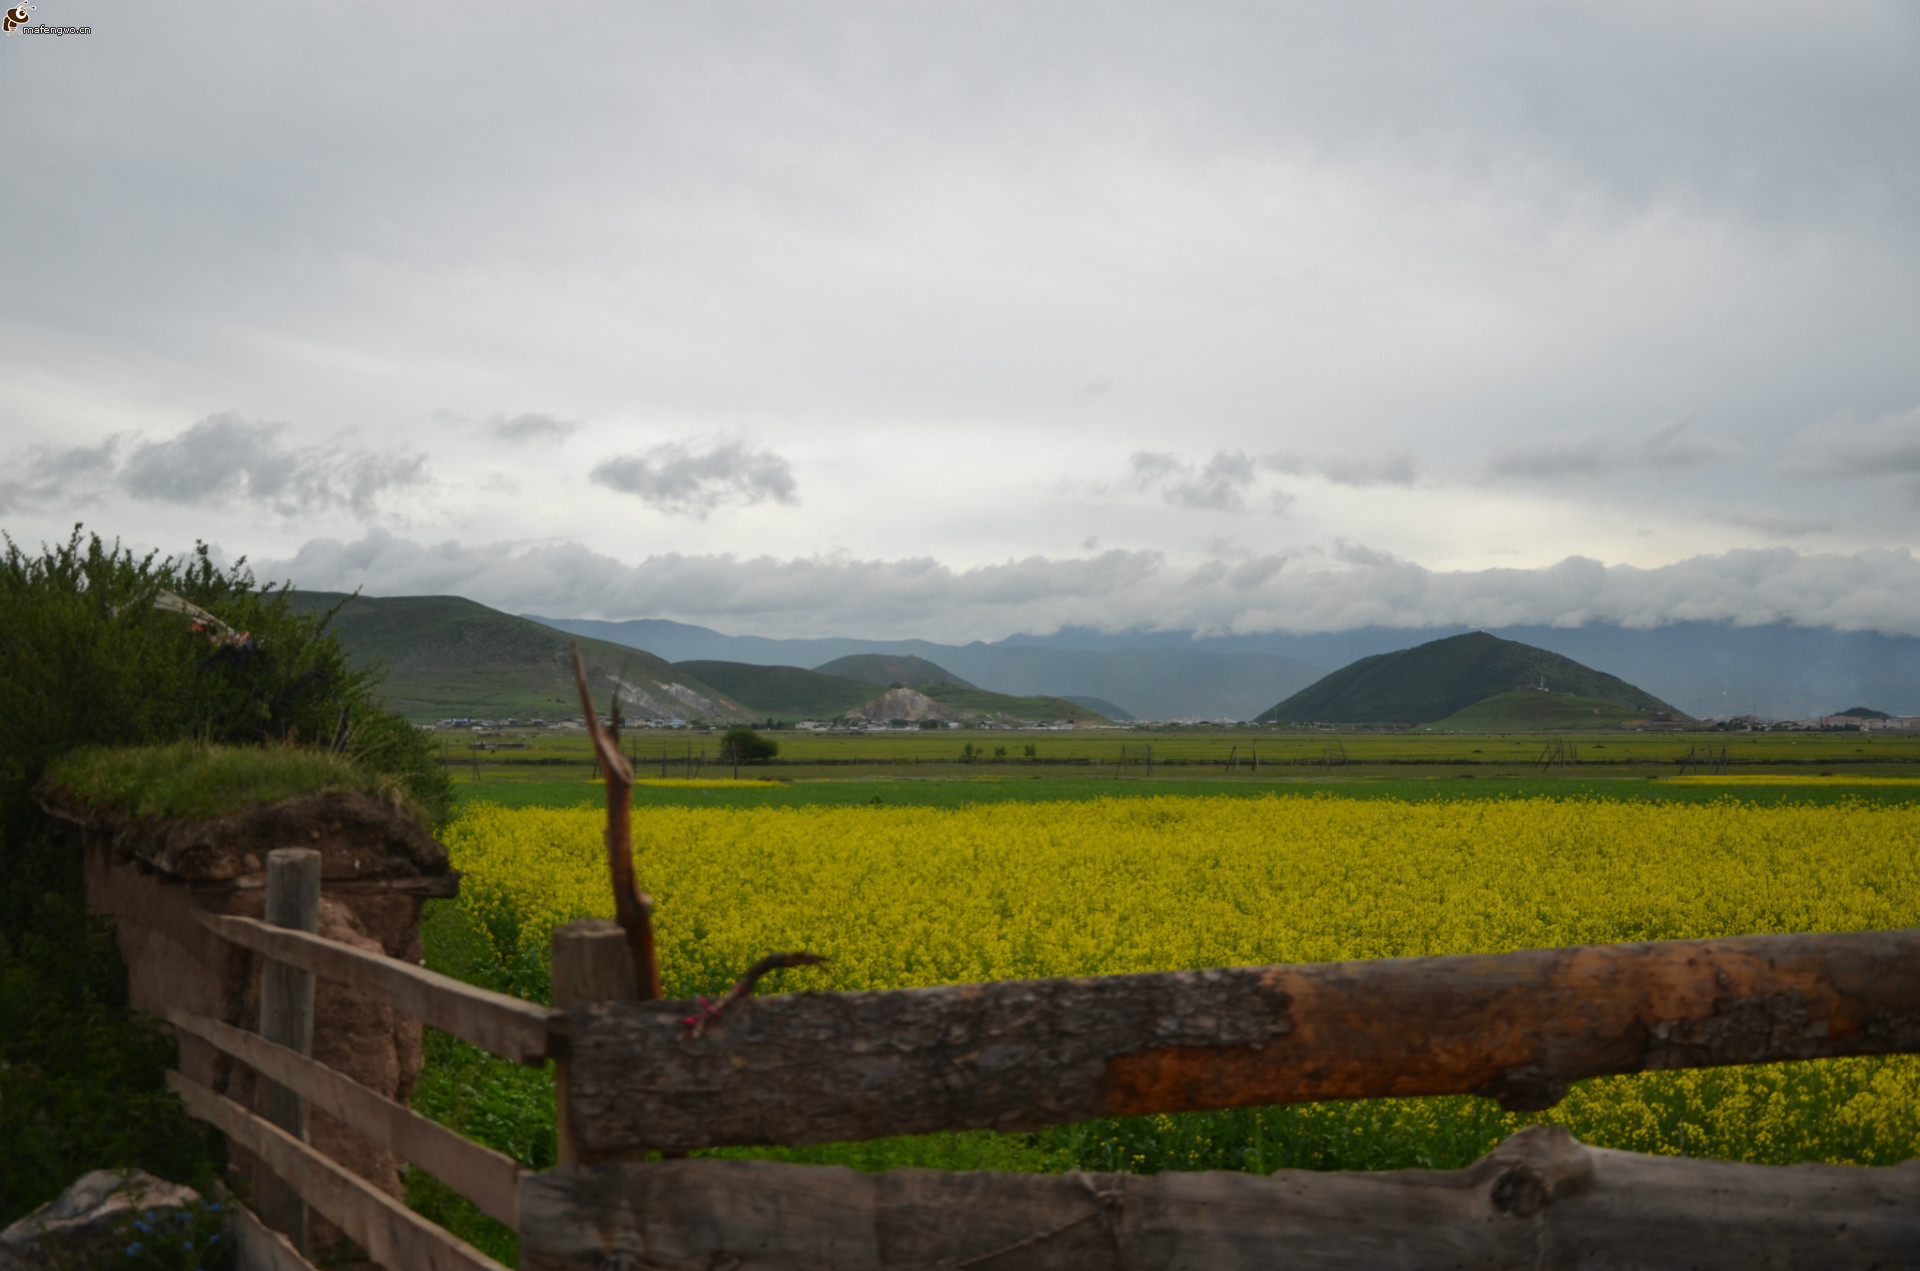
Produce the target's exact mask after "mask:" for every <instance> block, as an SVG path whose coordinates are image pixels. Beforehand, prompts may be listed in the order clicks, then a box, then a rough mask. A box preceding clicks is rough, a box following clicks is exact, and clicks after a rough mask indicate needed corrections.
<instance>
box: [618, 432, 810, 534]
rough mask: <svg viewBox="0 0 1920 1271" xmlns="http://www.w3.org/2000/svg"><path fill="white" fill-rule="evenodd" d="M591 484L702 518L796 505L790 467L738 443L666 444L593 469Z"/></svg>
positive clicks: (768, 453) (760, 451) (775, 455)
mask: <svg viewBox="0 0 1920 1271" xmlns="http://www.w3.org/2000/svg"><path fill="white" fill-rule="evenodd" d="M590 476H591V478H592V480H594V481H595V482H598V483H599V484H600V485H604V486H606V487H607V488H608V489H612V490H618V491H620V492H621V493H623V494H631V495H633V496H635V497H636V498H638V499H639V500H640V501H641V502H642V503H645V504H647V505H648V506H650V507H655V508H659V509H660V510H661V511H663V512H676V513H683V514H688V515H692V516H698V517H704V516H706V515H707V514H708V513H710V512H712V511H714V510H715V509H716V508H720V507H723V506H727V505H734V506H741V507H744V506H747V505H750V504H754V503H768V502H772V503H787V504H792V503H797V502H798V501H799V500H798V499H797V498H796V497H795V494H794V480H793V466H792V465H791V464H789V463H788V462H787V461H786V460H785V459H784V458H782V457H781V456H779V455H777V454H774V453H773V452H772V451H770V450H749V449H748V448H747V447H746V446H745V445H744V444H743V443H741V442H737V441H730V442H725V443H723V444H720V445H716V446H714V447H712V448H711V449H709V450H705V451H698V450H695V449H693V448H692V447H690V446H686V445H681V444H679V443H674V442H670V443H668V444H666V445H661V446H655V447H653V448H652V449H651V450H647V451H644V452H641V453H639V454H629V455H616V456H614V457H612V458H609V459H603V460H601V461H600V462H599V463H597V464H595V465H594V468H593V472H592V473H591V474H590Z"/></svg>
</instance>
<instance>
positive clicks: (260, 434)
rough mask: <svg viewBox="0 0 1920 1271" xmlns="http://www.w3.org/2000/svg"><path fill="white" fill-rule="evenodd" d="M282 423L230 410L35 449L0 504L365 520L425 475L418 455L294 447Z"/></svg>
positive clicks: (0, 494)
mask: <svg viewBox="0 0 1920 1271" xmlns="http://www.w3.org/2000/svg"><path fill="white" fill-rule="evenodd" d="M286 431H287V425H285V424H276V423H257V422H250V421H248V420H245V419H242V418H241V417H239V416H238V415H234V414H231V413H226V414H219V415H209V416H207V418H205V419H203V420H201V421H200V422H199V423H197V424H194V425H193V426H192V427H190V428H188V429H186V430H185V431H183V432H181V433H180V434H179V435H177V436H174V437H170V438H165V439H162V440H158V441H140V442H137V443H134V444H133V445H132V446H131V448H130V449H128V450H127V452H126V457H125V459H124V460H121V459H120V457H119V455H120V451H121V449H122V447H123V443H122V442H121V441H120V439H118V438H109V439H108V440H106V441H105V442H101V443H99V444H97V445H93V446H74V447H68V448H64V449H62V448H58V447H44V446H43V447H36V448H33V449H30V450H27V451H24V452H21V453H19V454H17V455H15V456H14V457H13V458H12V459H11V460H10V463H9V466H10V467H11V468H13V469H15V470H16V471H20V472H22V473H24V474H25V475H24V476H23V477H18V478H14V479H11V480H9V481H7V482H5V483H0V509H8V510H11V509H12V508H13V507H30V506H47V505H51V504H76V503H87V502H92V501H94V500H97V499H99V498H100V497H101V496H102V495H103V494H105V493H107V492H108V491H110V490H111V491H117V492H119V493H122V494H125V495H129V496H131V497H133V498H135V499H142V500H146V501H148V502H151V503H162V504H176V505H180V506H187V507H201V508H218V507H253V508H261V509H266V510H269V511H273V512H276V513H279V514H280V515H282V516H295V515H303V514H307V513H313V512H324V511H329V510H332V509H335V508H346V509H349V510H350V511H352V512H353V514H354V515H356V516H359V517H362V518H365V517H368V516H371V515H372V514H373V513H374V512H375V510H376V507H377V504H378V502H379V500H380V498H381V496H382V495H384V494H386V493H387V492H389V491H391V490H394V489H397V488H401V487H406V486H414V485H419V484H420V483H422V482H423V481H424V480H425V479H426V460H425V458H424V457H423V456H419V455H405V454H399V453H387V454H379V453H375V452H373V451H369V450H364V449H360V448H358V447H353V446H349V445H347V444H345V443H344V442H343V441H339V440H336V441H335V442H333V443H330V444H328V445H323V446H304V447H295V446H289V445H287V444H285V442H284V441H283V440H282V436H283V434H284V433H285V432H286Z"/></svg>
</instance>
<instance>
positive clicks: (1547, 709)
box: [1433, 688, 1657, 733]
mask: <svg viewBox="0 0 1920 1271" xmlns="http://www.w3.org/2000/svg"><path fill="white" fill-rule="evenodd" d="M1656 713H1657V712H1652V711H1644V710H1638V709H1636V708H1634V707H1632V706H1622V705H1620V704H1619V703H1618V702H1607V701H1602V700H1601V699H1599V698H1597V697H1581V696H1579V695H1578V694H1575V693H1542V692H1540V691H1539V690H1538V689H1531V688H1517V689H1514V690H1512V691H1511V692H1507V693H1497V694H1495V695H1494V696H1492V697H1489V698H1487V699H1486V700H1485V701H1479V702H1475V703H1474V704H1473V705H1471V706H1469V707H1467V708H1466V709H1465V710H1458V711H1455V712H1454V713H1453V714H1451V715H1449V716H1447V717H1446V718H1445V719H1441V720H1436V721H1434V725H1433V726H1434V727H1435V728H1450V729H1453V730H1455V731H1457V732H1463V733H1507V732H1516V733H1525V732H1543V731H1549V730H1551V731H1553V732H1577V731H1581V730H1584V729H1593V728H1621V727H1624V726H1625V725H1628V724H1636V723H1640V724H1643V723H1647V722H1649V720H1648V717H1649V716H1650V715H1652V714H1656Z"/></svg>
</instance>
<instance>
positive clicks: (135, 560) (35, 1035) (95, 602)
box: [0, 527, 451, 1224]
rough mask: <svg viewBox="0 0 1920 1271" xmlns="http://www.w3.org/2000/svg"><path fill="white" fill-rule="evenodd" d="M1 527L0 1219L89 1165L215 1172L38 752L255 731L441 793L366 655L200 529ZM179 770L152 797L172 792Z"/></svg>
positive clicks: (430, 803)
mask: <svg viewBox="0 0 1920 1271" xmlns="http://www.w3.org/2000/svg"><path fill="white" fill-rule="evenodd" d="M4 541H5V545H6V551H5V553H4V555H0V1145H4V1150H0V1224H5V1223H7V1222H10V1221H12V1220H13V1219H14V1218H16V1217H18V1216H19V1215H20V1214H22V1213H24V1212H25V1211H27V1210H28V1209H31V1208H33V1207H34V1206H36V1205H38V1204H40V1203H42V1202H43V1201H46V1200H48V1199H51V1198H52V1197H53V1196H55V1195H57V1194H58V1193H59V1192H60V1190H61V1189H62V1188H64V1187H65V1186H66V1185H67V1184H68V1183H69V1182H71V1181H72V1180H73V1179H74V1178H75V1177H76V1176H78V1175H79V1174H81V1173H84V1172H85V1171H87V1170H89V1169H96V1168H100V1167H102V1166H110V1167H120V1166H132V1165H138V1166H141V1167H144V1168H146V1169H148V1170H150V1171H152V1172H153V1173H155V1174H158V1175H160V1176H162V1177H165V1178H171V1179H175V1180H176V1181H180V1182H194V1181H195V1180H196V1178H202V1177H210V1172H211V1169H212V1158H211V1157H210V1156H209V1148H208V1143H209V1139H208V1137H207V1135H206V1134H204V1133H203V1132H201V1130H200V1129H199V1128H198V1127H197V1126H196V1125H195V1124H194V1123H192V1122H190V1121H188V1120H187V1119H186V1116H185V1114H184V1112H183V1111H182V1110H181V1108H180V1105H179V1103H178V1101H177V1100H175V1099H174V1098H173V1096H172V1095H170V1094H168V1093H167V1092H166V1090H165V1088H164V1086H163V1085H162V1082H161V1074H162V1073H163V1072H164V1071H165V1069H166V1067H167V1066H168V1065H169V1064H170V1063H171V1062H172V1043H171V1042H170V1041H169V1040H168V1039H167V1038H166V1037H165V1035H164V1034H162V1033H160V1032H158V1031H157V1030H156V1029H154V1028H153V1027H152V1026H151V1025H150V1024H149V1023H147V1022H145V1021H143V1020H141V1019H139V1018H136V1017H134V1016H133V1015H131V1014H130V1013H129V1012H128V1010H127V1008H126V998H125V989H124V969H123V968H121V967H120V965H119V956H118V953H117V951H116V950H115V948H114V945H113V941H112V938H111V935H110V934H109V933H107V932H105V931H104V930H103V928H102V927H101V925H100V924H99V923H97V922H95V921H93V920H90V919H88V918H87V916H86V914H85V907H84V900H83V896H82V887H81V871H80V854H79V852H78V851H77V850H76V844H75V843H74V840H73V837H72V836H71V835H70V834H68V833H66V832H64V831H62V830H60V829H58V828H57V827H55V826H54V825H52V824H51V823H50V822H49V820H48V818H47V817H46V815H45V813H44V812H42V811H41V809H40V807H39V805H38V804H37V803H36V802H35V801H34V798H33V789H34V786H35V785H36V783H38V782H39V781H40V779H41V778H42V776H43V775H44V774H45V773H46V771H47V768H48V765H49V764H50V763H52V762H53V761H54V760H55V759H57V758H59V757H60V756H62V755H67V754H70V753H72V752H75V751H80V750H85V749H87V748H99V747H133V746H166V745H167V744H168V743H175V742H193V743H197V745H198V746H199V747H200V748H202V749H204V748H206V747H209V746H220V747H234V746H262V745H271V746H272V747H273V748H274V749H275V750H280V749H281V748H283V747H290V748H294V752H295V755H296V757H295V759H293V760H292V761H291V763H292V764H293V766H304V767H306V768H307V769H308V770H309V771H310V772H311V771H317V770H319V768H320V767H321V766H324V767H325V768H326V769H327V770H328V771H329V772H333V773H335V774H336V775H337V774H339V773H342V772H345V771H347V770H348V769H349V768H351V769H357V770H358V771H359V772H360V773H361V774H362V776H361V777H357V778H354V779H355V780H374V781H375V785H376V786H377V787H378V788H381V789H391V790H393V791H394V792H396V793H402V792H403V793H404V795H405V797H407V798H409V799H411V800H412V801H413V802H414V803H415V805H416V806H418V807H419V808H420V809H421V810H422V811H423V812H424V814H425V816H426V817H427V819H428V820H429V822H430V823H438V822H439V821H440V820H442V819H444V817H445V815H446V811H447V808H448V806H449V804H450V796H451V786H450V784H449V782H448V780H447V777H446V775H445V774H444V773H443V772H442V771H441V770H440V769H439V768H438V766H437V765H435V763H434V762H433V754H432V752H431V749H430V746H429V743H428V741H427V739H426V738H425V737H424V736H423V735H422V734H421V733H420V732H419V731H418V730H417V729H415V728H413V727H412V726H411V725H409V724H408V723H407V722H406V721H405V720H403V719H401V718H400V717H399V716H397V715H394V714H393V713H391V712H389V711H387V710H386V709H385V708H384V707H383V706H381V704H380V702H379V699H378V695H377V689H378V685H379V673H378V672H377V671H365V670H362V671H354V670H352V669H351V668H349V666H348V664H347V660H346V654H345V651H344V650H343V649H342V647H341V644H340V641H339V638H338V637H337V636H335V635H332V634H330V633H329V632H328V631H327V629H326V628H327V621H328V618H329V617H330V616H331V615H328V614H321V615H309V616H303V615H300V614H296V613H294V612H293V611H292V609H291V606H290V605H289V603H288V600H287V596H286V592H285V590H284V589H283V588H273V587H268V588H261V587H258V586H256V585H255V582H254V579H253V575H252V574H251V572H250V571H248V569H247V568H246V565H245V562H244V561H242V562H239V563H237V564H235V565H234V566H232V567H231V568H227V569H222V568H220V567H218V566H216V565H215V564H214V562H213V560H212V558H211V556H210V554H209V553H208V551H207V549H206V548H205V547H204V546H200V547H197V548H196V549H195V550H194V552H193V553H191V554H190V555H187V556H185V557H183V558H165V557H161V556H159V555H158V554H156V553H148V554H146V555H144V556H142V555H136V554H134V553H133V552H131V551H128V550H126V549H125V548H123V547H121V546H120V545H119V544H118V543H117V542H116V543H107V542H103V541H102V540H101V539H100V538H99V537H98V536H97V535H83V534H82V532H81V531H80V529H79V528H78V527H76V528H75V530H74V532H73V533H72V535H70V536H69V537H68V538H67V540H66V541H65V542H63V543H56V544H53V545H48V546H43V547H42V548H41V549H40V550H39V551H38V552H27V551H23V550H21V548H20V547H19V546H18V545H17V544H15V543H14V542H13V540H12V539H11V538H6V539H5V540H4ZM162 593H171V594H172V595H175V596H178V597H181V598H182V599H184V600H185V601H187V602H189V603H190V604H192V605H196V606H199V607H200V608H201V609H204V610H206V611H208V612H209V613H211V614H212V615H214V617H215V618H216V619H218V620H219V622H220V623H222V624H225V626H226V627H228V628H231V629H233V630H234V631H237V632H246V633H248V639H247V640H245V641H238V640H231V639H221V638H214V637H213V636H211V635H210V634H209V633H208V632H205V631H199V630H196V629H195V622H194V621H193V620H192V619H191V618H190V617H189V616H187V615H184V614H182V613H180V612H177V611H168V610H166V609H161V608H156V607H155V601H156V600H159V599H162ZM217 630H218V629H217V628H216V631H217ZM192 751H193V748H192V747H186V748H182V749H180V750H179V751H177V752H176V753H175V755H174V759H176V760H178V759H181V758H182V757H187V756H190V755H191V753H192ZM302 752H304V755H305V757H304V758H300V757H298V756H299V755H300V754H301V753H302ZM316 752H324V753H316ZM73 762H74V763H75V765H76V766H75V773H76V774H80V773H82V772H83V770H86V765H87V764H92V765H94V767H93V768H92V769H91V771H92V773H93V777H94V779H96V780H101V781H105V780H108V779H109V778H108V777H107V775H106V774H108V773H110V772H111V771H112V767H113V761H112V757H111V756H106V757H102V756H98V755H95V756H91V757H85V758H83V759H76V760H74V761H73ZM155 762H159V763H161V764H162V766H165V765H166V763H167V762H169V761H168V760H167V759H166V756H165V755H164V754H162V755H161V756H160V757H159V758H158V759H156V760H155ZM276 765H281V766H282V767H285V766H286V765H285V763H283V758H276V757H274V756H271V755H268V756H264V757H263V758H262V760H261V762H260V763H259V764H258V765H252V764H241V765H239V766H238V767H237V768H234V769H233V770H234V771H246V770H257V773H258V774H265V773H267V772H268V771H269V770H276V771H278V769H276ZM174 766H175V767H176V769H178V771H179V772H187V771H189V770H190V769H191V768H192V764H191V763H186V764H179V763H176V764H175V765H174ZM365 774H384V776H383V777H379V778H378V779H377V780H375V779H374V778H369V777H367V776H366V775H365ZM280 775H281V776H285V775H286V774H285V772H284V771H282V772H280ZM192 786H193V783H192V782H191V781H189V782H186V783H184V784H176V786H175V787H174V788H173V789H172V790H171V791H170V792H169V791H164V790H163V791H161V792H160V793H159V794H157V795H156V796H154V797H156V798H158V799H160V800H161V801H162V802H166V801H168V800H173V801H174V805H175V806H179V807H186V806H188V804H187V803H184V802H180V800H182V799H183V798H186V796H188V795H190V794H193V793H194V791H193V789H192ZM199 793H201V794H205V793H207V787H206V785H205V783H204V782H203V783H202V784H201V788H200V790H199ZM227 793H228V794H231V793H232V791H231V790H228V791H227ZM143 797H144V796H143ZM155 806H158V805H157V804H156V805H155Z"/></svg>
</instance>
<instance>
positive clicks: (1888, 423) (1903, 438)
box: [1779, 406, 1920, 481]
mask: <svg viewBox="0 0 1920 1271" xmlns="http://www.w3.org/2000/svg"><path fill="white" fill-rule="evenodd" d="M1779 466H1780V467H1781V468H1782V470H1784V471H1786V472H1787V473H1789V474H1791V475H1794V476H1801V477H1816V478H1825V479H1828V480H1842V481H1855V480H1867V479H1872V478H1877V477H1914V476H1920V406H1916V407H1914V408H1913V409H1912V410H1907V411H1897V412H1892V413H1889V414H1886V415H1882V416H1880V417H1879V418H1877V419H1871V420H1864V421H1863V420H1857V419H1854V418H1853V417H1852V416H1850V415H1838V416H1835V417H1834V418H1832V419H1828V420H1824V421H1822V422H1820V423H1818V424H1815V425H1813V426H1812V427H1810V428H1804V429H1802V430H1800V431H1799V432H1798V433H1795V434H1794V435H1793V436H1792V437H1791V438H1790V439H1788V442H1787V444H1786V445H1785V446H1784V447H1783V448H1782V450H1781V455H1780V465H1779Z"/></svg>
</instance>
